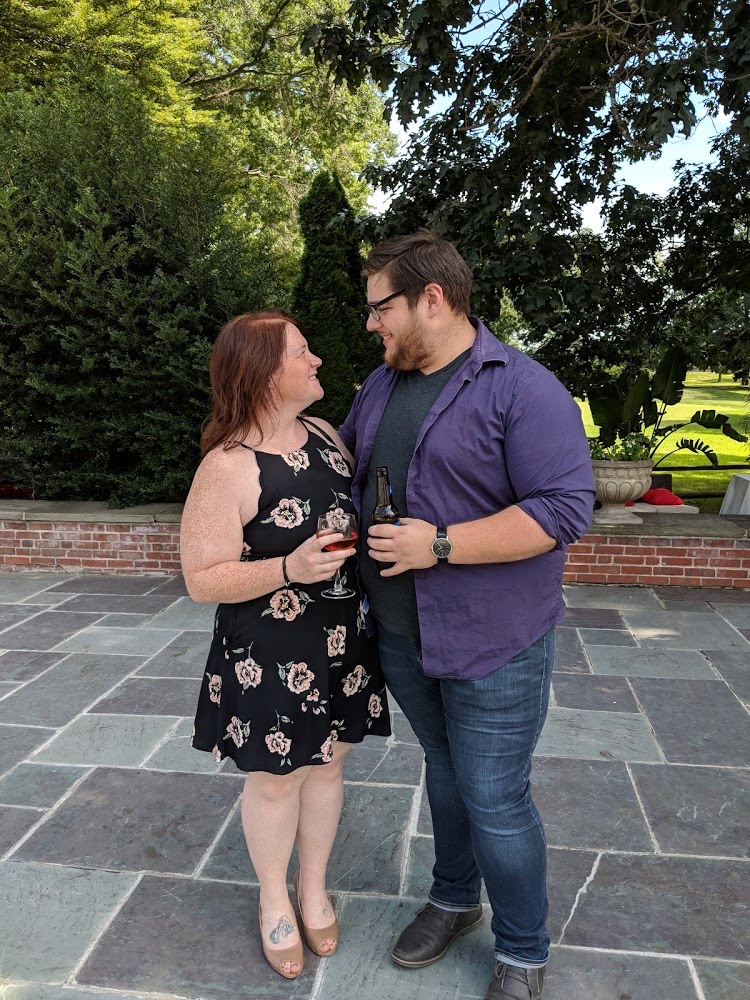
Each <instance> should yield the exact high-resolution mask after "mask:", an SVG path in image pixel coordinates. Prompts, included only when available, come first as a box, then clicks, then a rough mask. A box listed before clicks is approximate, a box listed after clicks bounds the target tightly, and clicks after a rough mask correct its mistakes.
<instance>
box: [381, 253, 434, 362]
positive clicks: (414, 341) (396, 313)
mask: <svg viewBox="0 0 750 1000" xmlns="http://www.w3.org/2000/svg"><path fill="white" fill-rule="evenodd" d="M394 291H398V289H395V288H393V287H392V286H391V281H390V278H389V277H388V275H387V274H385V273H384V272H383V271H380V272H378V274H373V275H372V276H371V277H369V278H368V279H367V301H368V302H380V301H381V300H382V299H384V298H387V297H388V296H389V295H392V294H393V292H394ZM420 304H421V300H420V301H419V302H417V304H416V306H415V307H414V308H413V309H410V308H409V303H408V302H407V300H406V296H405V295H398V296H396V297H395V298H393V299H391V301H390V302H386V303H385V304H384V305H382V306H380V307H379V309H378V312H379V314H380V319H379V320H377V319H375V317H374V316H372V315H370V316H369V318H368V320H367V329H368V330H372V331H374V332H375V333H378V334H379V335H380V336H381V337H382V339H383V350H384V355H383V361H385V363H386V364H387V365H388V366H389V367H390V368H396V369H398V370H399V371H414V370H415V369H417V368H422V367H423V366H424V365H425V364H426V363H427V362H428V361H429V359H430V356H431V354H432V351H431V349H430V347H429V345H428V341H427V331H426V329H425V325H424V321H423V319H422V316H421V309H420Z"/></svg>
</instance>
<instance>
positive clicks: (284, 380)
mask: <svg viewBox="0 0 750 1000" xmlns="http://www.w3.org/2000/svg"><path fill="white" fill-rule="evenodd" d="M321 364H322V362H321V360H320V358H317V357H316V356H315V355H314V354H312V352H311V351H310V348H309V347H308V346H307V341H306V340H305V338H304V337H303V336H302V334H301V333H300V331H299V330H298V329H297V327H296V326H292V324H291V323H287V326H286V354H285V356H284V359H283V361H282V362H281V368H280V369H279V371H278V373H277V375H276V389H277V392H278V394H279V399H280V402H281V403H282V404H285V403H295V404H297V405H298V406H299V409H300V410H303V409H304V408H305V407H306V406H309V405H310V404H311V403H314V402H315V400H316V399H321V398H322V397H323V386H322V385H321V384H320V382H319V381H318V375H317V371H318V368H320V366H321Z"/></svg>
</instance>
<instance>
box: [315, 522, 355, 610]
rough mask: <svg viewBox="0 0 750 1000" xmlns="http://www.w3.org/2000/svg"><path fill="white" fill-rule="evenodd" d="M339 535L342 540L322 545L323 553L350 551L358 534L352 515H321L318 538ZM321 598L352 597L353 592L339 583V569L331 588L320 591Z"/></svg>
mask: <svg viewBox="0 0 750 1000" xmlns="http://www.w3.org/2000/svg"><path fill="white" fill-rule="evenodd" d="M333 533H336V534H340V535H343V536H344V537H343V538H340V539H339V540H338V541H336V542H331V544H330V545H324V546H323V551H324V552H336V551H337V550H338V551H340V550H342V549H350V548H351V547H352V545H354V543H355V542H356V541H357V538H358V537H359V534H358V532H357V518H356V517H355V516H354V514H344V513H343V512H342V511H333V510H331V511H329V512H328V513H327V514H321V515H320V517H319V518H318V530H317V532H316V534H317V536H318V538H321V537H322V536H323V535H330V534H333ZM320 596H321V597H332V598H334V599H336V598H341V597H354V591H353V590H351V589H350V588H349V587H344V586H343V585H342V583H341V567H340V566H339V568H338V569H337V570H336V576H335V577H334V578H333V586H332V587H329V588H328V590H323V591H321V595H320Z"/></svg>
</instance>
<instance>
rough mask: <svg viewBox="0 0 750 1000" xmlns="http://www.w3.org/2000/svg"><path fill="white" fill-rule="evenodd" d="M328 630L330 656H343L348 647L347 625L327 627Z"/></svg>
mask: <svg viewBox="0 0 750 1000" xmlns="http://www.w3.org/2000/svg"><path fill="white" fill-rule="evenodd" d="M326 632H327V633H328V655H329V656H330V657H334V656H343V655H344V651H345V649H346V625H337V626H336V628H327V629H326Z"/></svg>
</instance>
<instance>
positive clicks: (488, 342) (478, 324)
mask: <svg viewBox="0 0 750 1000" xmlns="http://www.w3.org/2000/svg"><path fill="white" fill-rule="evenodd" d="M469 322H470V323H471V325H472V326H473V327H474V329H475V330H476V331H477V336H476V339H475V340H474V345H473V347H472V349H471V360H472V362H473V363H474V365H475V367H476V369H479V368H481V366H482V365H483V364H484V363H485V362H486V361H499V362H500V364H501V365H507V364H508V361H509V360H510V358H509V357H508V352H507V350H506V349H505V344H503V343H502V342H501V341H499V340H498V339H497V337H496V336H495V335H494V333H492V331H491V330H489V329H488V328H487V327H486V326H485V325H484V323H483V322H482V321H481V319H478V318H477V317H476V316H469Z"/></svg>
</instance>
